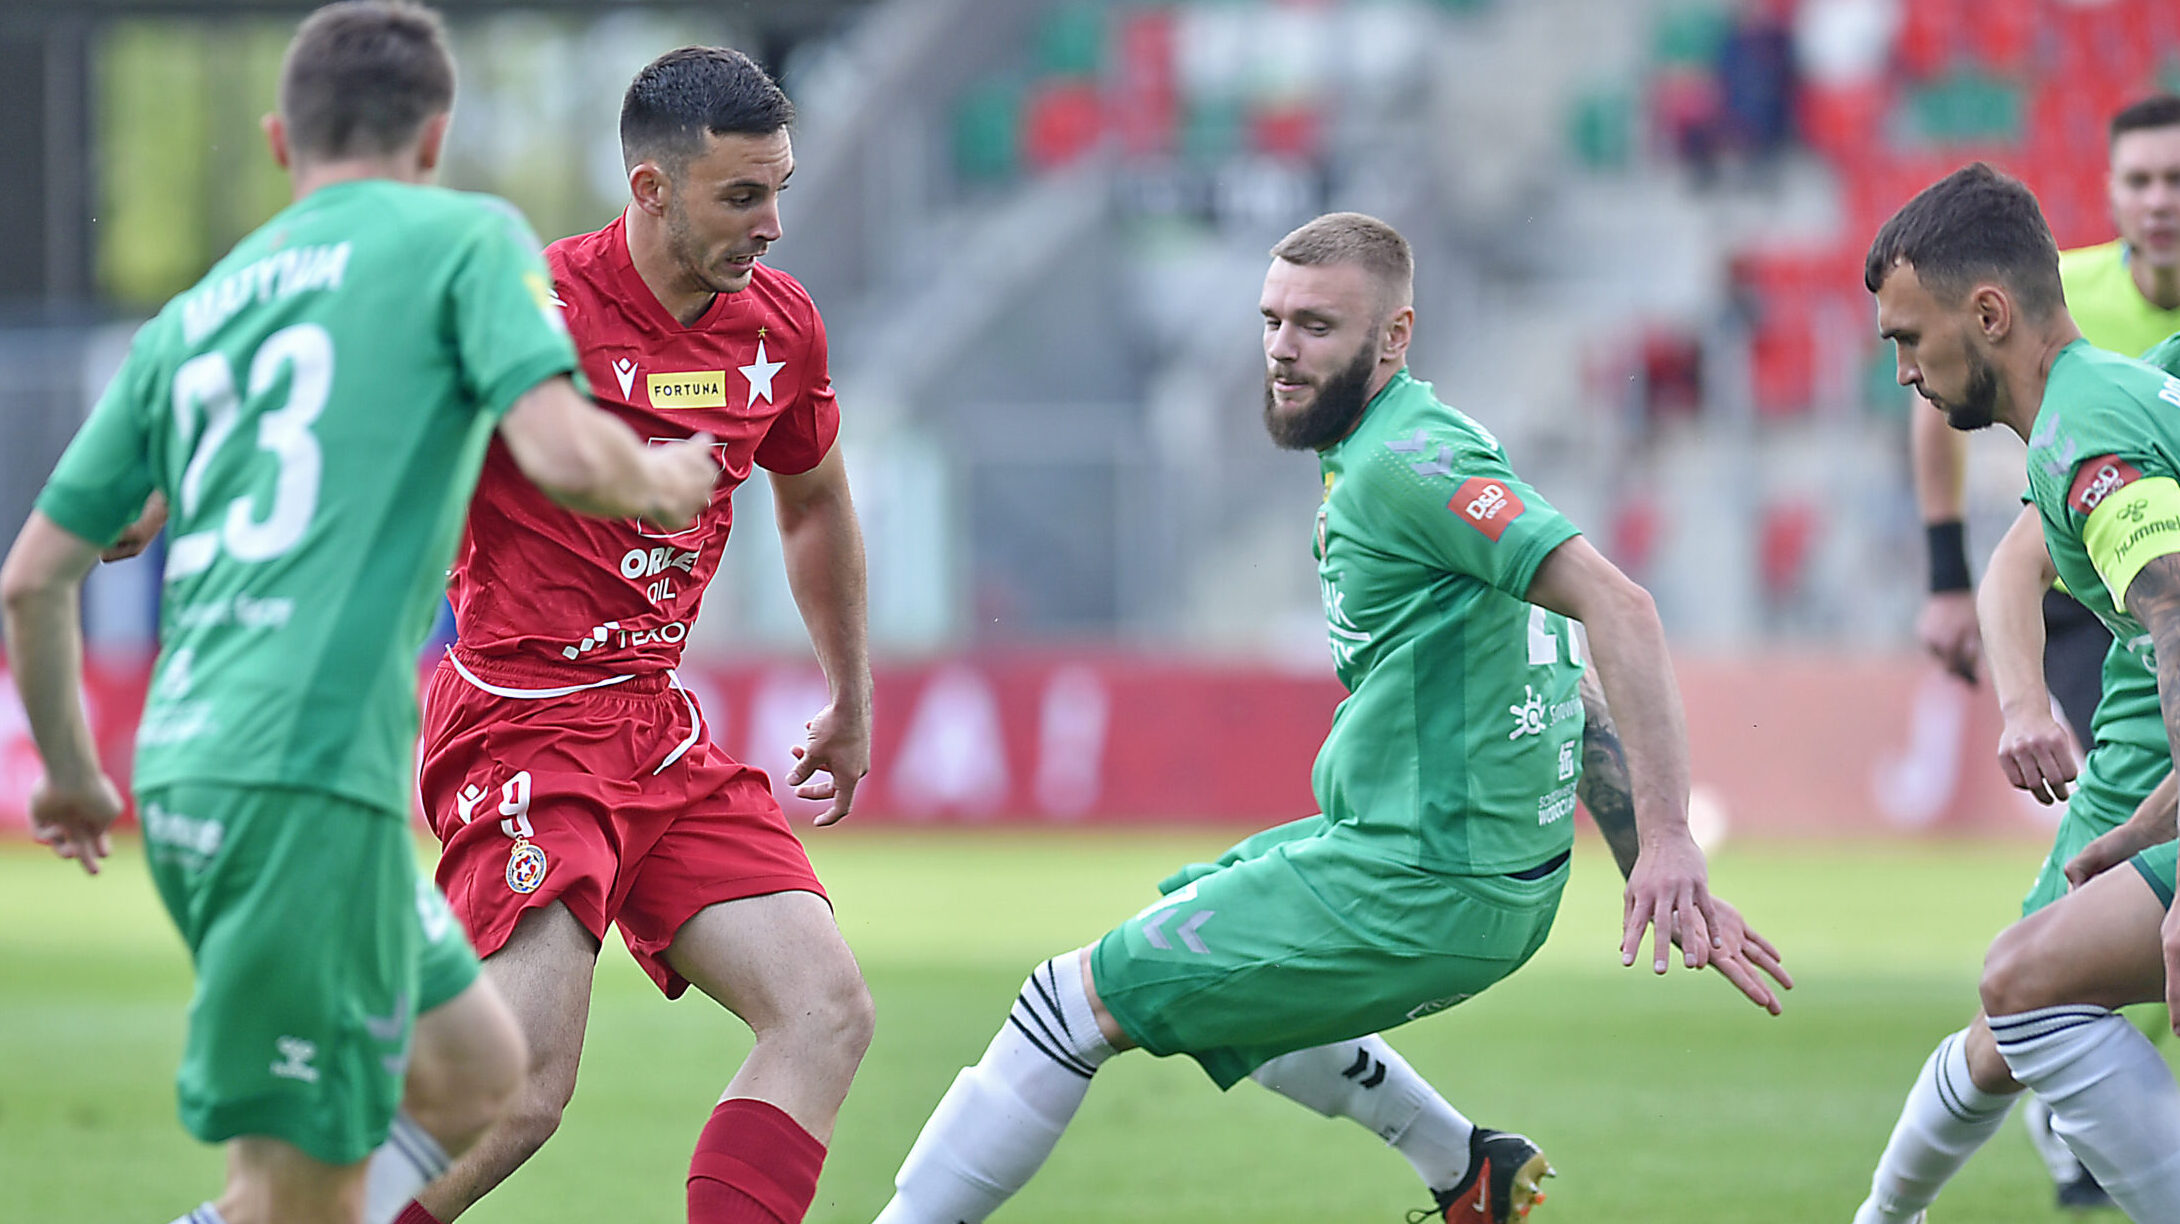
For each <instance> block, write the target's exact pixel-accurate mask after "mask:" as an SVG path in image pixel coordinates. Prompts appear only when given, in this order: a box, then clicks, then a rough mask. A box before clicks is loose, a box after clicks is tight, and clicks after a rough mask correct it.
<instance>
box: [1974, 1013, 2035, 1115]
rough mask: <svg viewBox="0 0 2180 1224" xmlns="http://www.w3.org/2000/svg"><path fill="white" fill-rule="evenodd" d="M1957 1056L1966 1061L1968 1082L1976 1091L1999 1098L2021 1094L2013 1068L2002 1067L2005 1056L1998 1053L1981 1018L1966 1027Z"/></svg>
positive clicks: (2019, 1084)
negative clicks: (1973, 1085)
mask: <svg viewBox="0 0 2180 1224" xmlns="http://www.w3.org/2000/svg"><path fill="white" fill-rule="evenodd" d="M1961 1052H1962V1054H1964V1055H1965V1056H1966V1057H1967V1059H1968V1079H1969V1081H1970V1082H1972V1083H1973V1084H1975V1086H1976V1087H1977V1088H1978V1089H1979V1090H1981V1091H1984V1092H1988V1093H1992V1094H1994V1095H2001V1096H2002V1095H2004V1094H2006V1093H2009V1092H2019V1091H2021V1083H2020V1081H2019V1080H2016V1079H2015V1078H2014V1077H2013V1068H2011V1067H2009V1066H2007V1065H2006V1057H2005V1055H2003V1054H2000V1053H1999V1052H1998V1042H1997V1040H1996V1039H1994V1038H1993V1037H1992V1036H1991V1028H1990V1025H1989V1024H1987V1023H1986V1022H1985V1021H1984V1020H1983V1018H1982V1017H1980V1016H1978V1017H1977V1018H1976V1022H1975V1023H1974V1024H1971V1025H1969V1026H1968V1035H1967V1037H1966V1038H1964V1039H1963V1040H1962V1042H1961Z"/></svg>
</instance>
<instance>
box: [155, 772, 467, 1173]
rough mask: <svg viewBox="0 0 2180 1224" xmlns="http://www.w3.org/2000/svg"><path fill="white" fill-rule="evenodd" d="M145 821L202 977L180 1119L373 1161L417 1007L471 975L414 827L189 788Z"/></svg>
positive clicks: (325, 1155)
mask: <svg viewBox="0 0 2180 1224" xmlns="http://www.w3.org/2000/svg"><path fill="white" fill-rule="evenodd" d="M137 810H138V812H139V813H140V814H141V816H142V818H143V824H144V849H145V853H146V855H147V857H148V858H149V859H150V861H151V873H152V879H153V880H154V881H155V882H156V883H157V885H158V887H159V896H160V898H161V899H162V900H163V901H165V902H166V907H167V913H168V914H169V915H171V916H172V917H173V919H174V924H175V925H176V926H177V927H179V928H180V929H181V933H182V940H183V942H184V943H186V944H187V945H188V946H189V952H190V956H191V959H192V960H193V961H194V962H195V964H196V970H197V986H196V993H195V995H194V996H193V997H192V998H191V1000H190V1004H189V1033H188V1038H187V1040H186V1042H185V1044H184V1046H183V1050H182V1067H181V1072H180V1075H179V1077H178V1079H179V1088H180V1098H181V1117H182V1125H183V1126H185V1127H187V1128H188V1129H189V1132H190V1133H191V1134H193V1135H195V1136H197V1137H198V1138H199V1139H202V1140H204V1141H205V1142H207V1143H217V1142H220V1141H223V1140H226V1139H232V1138H234V1137H236V1136H238V1135H255V1136H266V1137H270V1138H274V1139H280V1140H284V1141H286V1142H288V1143H291V1144H293V1145H295V1146H296V1147H298V1148H300V1149H302V1151H303V1152H305V1153H306V1154H308V1155H310V1156H311V1157H313V1158H315V1159H318V1160H321V1161H324V1162H326V1163H328V1164H335V1165H346V1164H353V1163H355V1162H357V1161H359V1160H362V1159H364V1158H365V1157H367V1156H369V1155H370V1154H371V1152H372V1150H373V1149H375V1148H377V1147H378V1146H379V1145H380V1144H381V1143H383V1142H384V1141H385V1139H386V1131H387V1127H388V1125H389V1123H391V1121H392V1120H393V1115H394V1109H395V1107H396V1106H397V1105H398V1104H399V1103H400V1100H401V1091H402V1077H403V1073H404V1071H405V1070H406V1068H407V1063H408V1056H409V1037H410V1034H411V1032H412V1030H413V1028H414V1025H415V1020H416V1015H417V1013H418V1012H420V1011H426V1010H429V1009H430V1008H432V1007H435V1006H437V1005H438V1004H440V1003H444V1002H446V1001H447V1000H448V999H451V998H453V997H454V996H455V995H456V994H459V993H461V991H462V990H464V989H466V988H467V987H468V986H469V984H470V983H471V982H473V981H475V980H476V977H477V958H476V955H475V954H474V953H473V952H471V951H470V949H469V944H468V941H467V940H466V939H465V938H464V937H463V935H462V933H461V928H460V926H459V925H458V924H457V923H456V922H455V921H454V917H453V914H452V913H451V912H449V911H448V909H447V906H446V901H445V900H444V899H443V898H442V897H440V895H439V891H438V889H437V888H435V887H433V885H432V883H431V881H430V880H429V879H427V878H425V877H423V876H422V875H420V874H419V873H418V872H417V870H416V859H415V848H414V845H413V843H412V842H411V840H410V837H409V826H408V822H407V820H405V819H403V818H402V817H401V816H399V815H396V814H394V813H391V812H387V811H382V810H378V809H375V808H371V807H367V806H364V805H362V804H358V803H355V802H352V801H349V800H346V799H341V798H337V797H335V796H333V795H328V794H325V793H322V792H318V791H307V790H292V789H281V788H272V787H239V786H222V785H212V784H194V783H185V784H176V785H171V786H161V787H155V788H152V789H149V790H146V791H143V792H140V793H139V795H138V796H137Z"/></svg>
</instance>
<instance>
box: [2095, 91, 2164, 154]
mask: <svg viewBox="0 0 2180 1224" xmlns="http://www.w3.org/2000/svg"><path fill="white" fill-rule="evenodd" d="M2162 127H2180V97H2174V96H2173V95H2171V94H2153V95H2151V96H2150V97H2147V98H2144V99H2142V100H2141V101H2140V102H2134V103H2130V104H2129V105H2128V106H2127V107H2126V108H2125V109H2123V110H2121V111H2120V113H2118V114H2116V115H2114V116H2112V135H2111V138H2110V140H2108V141H2107V142H2106V143H2108V144H2116V143H2118V141H2119V138H2120V137H2122V136H2125V135H2126V134H2127V133H2129V132H2140V131H2143V130H2144V129H2146V128H2162Z"/></svg>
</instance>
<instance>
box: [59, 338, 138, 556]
mask: <svg viewBox="0 0 2180 1224" xmlns="http://www.w3.org/2000/svg"><path fill="white" fill-rule="evenodd" d="M153 326H155V325H154V324H146V325H145V326H144V328H143V329H142V330H140V331H139V332H138V333H137V339H136V342H135V343H134V344H132V345H130V347H129V355H128V358H127V359H126V360H124V361H123V362H122V363H121V370H120V372H119V373H117V374H115V375H114V378H113V381H112V382H110V383H108V384H106V391H105V394H103V395H101V396H99V399H98V404H97V406H96V407H94V408H92V409H91V416H90V419H89V420H87V421H85V422H84V423H83V428H82V429H80V430H78V431H77V432H76V436H75V439H74V440H73V441H71V442H69V444H68V449H67V450H66V451H64V452H62V454H61V458H60V462H59V463H58V464H55V465H54V468H53V474H52V476H51V477H49V478H48V479H47V480H46V483H45V489H44V490H43V491H42V492H40V493H39V494H38V502H37V506H38V509H39V510H41V511H43V512H44V514H45V516H46V517H47V518H49V519H52V520H53V521H54V522H55V523H58V524H60V525H61V526H62V527H63V528H65V529H67V530H68V531H69V532H71V533H73V534H75V535H78V536H81V537H82V538H84V539H86V540H89V541H90V542H91V543H93V544H96V545H98V546H99V547H101V548H104V547H106V546H107V545H109V544H111V543H113V542H114V540H115V539H116V538H118V537H119V536H120V535H121V531H122V529H123V528H125V527H127V526H128V525H129V524H130V523H132V522H135V521H136V516H137V515H138V514H140V513H142V512H143V509H144V500H145V499H146V498H148V497H150V496H151V490H152V458H151V446H150V441H151V439H150V430H151V421H152V419H153V417H154V416H155V415H156V414H157V410H158V403H157V402H156V399H155V397H156V395H157V389H156V387H155V386H154V385H153V383H154V380H153V377H152V374H153V366H154V364H155V363H154V362H153V361H152V360H151V359H150V358H149V357H148V356H146V333H148V332H150V331H151V330H152V327H153Z"/></svg>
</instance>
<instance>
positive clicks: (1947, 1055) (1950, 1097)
mask: <svg viewBox="0 0 2180 1224" xmlns="http://www.w3.org/2000/svg"><path fill="white" fill-rule="evenodd" d="M1967 1035H1968V1034H1967V1031H1966V1030H1962V1031H1961V1032H1958V1033H1954V1034H1953V1035H1951V1036H1949V1037H1947V1038H1946V1039H1945V1040H1943V1041H1941V1042H1939V1043H1938V1048H1937V1049H1936V1050H1935V1051H1933V1052H1932V1053H1931V1055H1930V1058H1929V1059H1928V1060H1927V1061H1925V1062H1924V1063H1923V1069H1922V1071H1921V1073H1919V1074H1918V1075H1916V1077H1915V1086H1914V1087H1913V1088H1910V1089H1908V1096H1907V1103H1906V1104H1904V1105H1902V1106H1901V1107H1900V1121H1899V1123H1898V1124H1897V1125H1895V1126H1894V1127H1893V1128H1892V1138H1891V1139H1889V1140H1887V1141H1886V1143H1885V1153H1884V1155H1882V1156H1880V1157H1878V1158H1877V1173H1876V1174H1875V1175H1874V1176H1873V1177H1871V1178H1870V1197H1869V1198H1868V1199H1866V1200H1864V1201H1863V1204H1862V1207H1861V1209H1860V1210H1859V1211H1857V1212H1855V1224H1905V1222H1906V1221H1908V1220H1912V1219H1914V1218H1915V1213H1916V1212H1918V1211H1921V1210H1922V1209H1923V1208H1925V1207H1928V1206H1930V1204H1931V1202H1932V1201H1933V1200H1935V1199H1936V1198H1937V1197H1938V1191H1939V1190H1941V1189H1943V1188H1944V1187H1945V1183H1946V1182H1947V1181H1948V1180H1950V1179H1951V1178H1952V1176H1953V1175H1954V1174H1955V1173H1958V1172H1959V1171H1960V1167H1961V1165H1963V1164H1965V1163H1967V1160H1968V1158H1969V1157H1970V1156H1973V1155H1975V1153H1976V1149H1977V1148H1980V1147H1982V1146H1983V1145H1984V1143H1985V1142H1986V1141H1987V1140H1989V1139H1990V1137H1991V1136H1992V1135H1995V1134H1997V1133H1998V1127H1999V1124H2000V1123H2001V1122H2004V1121H2005V1120H2006V1111H2007V1109H2008V1108H2010V1107H2011V1106H2012V1105H2013V1095H2012V1094H1999V1093H1991V1092H1985V1091H1983V1090H1982V1089H1981V1088H1978V1087H1976V1085H1975V1081H1973V1080H1971V1079H1970V1078H1969V1077H1968V1047H1967Z"/></svg>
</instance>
